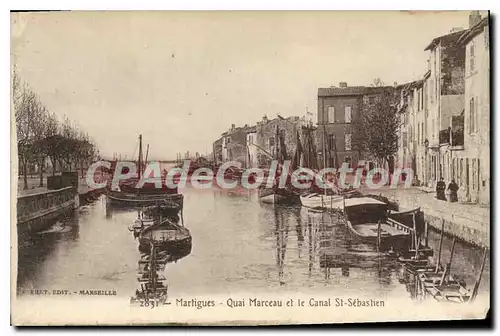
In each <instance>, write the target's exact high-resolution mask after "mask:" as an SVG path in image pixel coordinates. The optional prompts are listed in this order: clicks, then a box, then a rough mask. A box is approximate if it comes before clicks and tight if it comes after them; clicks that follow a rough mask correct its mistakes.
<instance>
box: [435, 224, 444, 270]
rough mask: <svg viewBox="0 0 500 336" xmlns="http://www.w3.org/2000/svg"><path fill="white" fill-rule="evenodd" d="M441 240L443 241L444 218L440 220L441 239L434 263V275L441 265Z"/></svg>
mask: <svg viewBox="0 0 500 336" xmlns="http://www.w3.org/2000/svg"><path fill="white" fill-rule="evenodd" d="M443 240H444V218H441V238H440V239H439V250H438V257H437V262H436V273H437V272H438V271H439V265H440V263H441V249H442V248H443Z"/></svg>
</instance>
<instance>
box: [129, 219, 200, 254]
mask: <svg viewBox="0 0 500 336" xmlns="http://www.w3.org/2000/svg"><path fill="white" fill-rule="evenodd" d="M151 246H155V247H156V249H157V250H158V251H165V252H167V253H168V254H169V255H171V256H176V255H186V254H189V253H190V252H191V246H192V242H191V233H190V232H189V230H188V229H187V228H185V227H183V226H181V225H179V220H178V218H177V219H176V217H168V218H164V219H158V220H157V224H154V225H152V226H149V227H147V228H145V229H144V230H143V231H142V232H141V234H140V236H139V250H140V251H141V252H142V253H149V252H150V251H151Z"/></svg>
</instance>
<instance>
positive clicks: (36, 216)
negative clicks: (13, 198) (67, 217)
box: [17, 187, 77, 231]
mask: <svg viewBox="0 0 500 336" xmlns="http://www.w3.org/2000/svg"><path fill="white" fill-rule="evenodd" d="M76 196H77V191H76V189H75V188H74V187H66V188H62V189H58V190H52V191H46V192H41V193H37V194H32V195H26V196H20V197H18V198H17V226H18V228H19V227H22V228H21V231H38V230H42V229H43V227H44V222H46V221H48V220H50V219H52V218H54V217H57V216H60V215H61V214H63V213H64V212H65V211H68V210H73V209H74V208H75V206H77V203H76V202H77V201H76V199H77V197H76Z"/></svg>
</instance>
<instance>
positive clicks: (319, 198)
mask: <svg viewBox="0 0 500 336" xmlns="http://www.w3.org/2000/svg"><path fill="white" fill-rule="evenodd" d="M343 200H344V199H343V197H342V196H340V195H326V196H325V195H319V194H312V195H305V196H300V203H301V204H302V205H303V206H305V207H307V208H311V209H330V208H332V209H337V210H342V208H343Z"/></svg>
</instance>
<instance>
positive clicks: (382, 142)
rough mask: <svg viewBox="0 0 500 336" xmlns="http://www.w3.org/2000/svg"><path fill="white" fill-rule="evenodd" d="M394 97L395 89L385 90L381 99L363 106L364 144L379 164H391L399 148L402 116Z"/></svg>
mask: <svg viewBox="0 0 500 336" xmlns="http://www.w3.org/2000/svg"><path fill="white" fill-rule="evenodd" d="M394 98H395V96H394V92H393V90H390V89H387V90H383V91H382V93H381V94H380V99H377V100H376V101H375V102H373V103H372V104H364V108H363V113H362V124H363V125H365V127H364V131H363V132H364V137H365V141H364V146H365V148H366V151H367V152H368V154H369V155H370V156H371V157H372V158H373V159H374V160H375V161H377V163H378V164H379V166H382V165H384V164H385V163H387V164H389V158H390V157H391V156H393V155H394V154H395V153H396V152H397V149H398V130H399V127H400V116H399V113H398V110H397V105H396V103H395V99H394Z"/></svg>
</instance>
